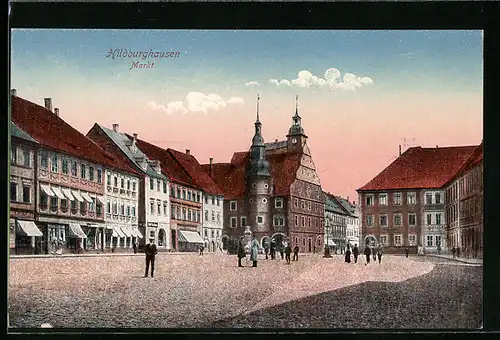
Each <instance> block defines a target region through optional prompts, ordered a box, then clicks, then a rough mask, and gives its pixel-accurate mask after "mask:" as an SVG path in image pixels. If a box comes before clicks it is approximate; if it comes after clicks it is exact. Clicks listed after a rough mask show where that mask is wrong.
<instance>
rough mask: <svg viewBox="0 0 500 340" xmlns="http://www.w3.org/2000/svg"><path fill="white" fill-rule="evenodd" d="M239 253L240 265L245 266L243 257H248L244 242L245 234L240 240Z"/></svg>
mask: <svg viewBox="0 0 500 340" xmlns="http://www.w3.org/2000/svg"><path fill="white" fill-rule="evenodd" d="M237 254H238V267H243V266H242V265H241V259H242V258H244V257H246V254H245V245H244V244H243V236H241V237H240V239H239V240H238V251H237Z"/></svg>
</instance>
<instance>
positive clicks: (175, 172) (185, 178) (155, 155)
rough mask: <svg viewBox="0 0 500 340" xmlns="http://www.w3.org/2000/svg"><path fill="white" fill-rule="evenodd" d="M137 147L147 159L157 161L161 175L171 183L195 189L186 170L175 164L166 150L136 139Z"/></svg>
mask: <svg viewBox="0 0 500 340" xmlns="http://www.w3.org/2000/svg"><path fill="white" fill-rule="evenodd" d="M126 135H127V137H128V138H130V139H132V136H130V135H129V134H126ZM137 147H138V148H139V149H140V150H141V151H142V152H143V153H144V154H145V155H146V156H147V157H148V158H149V159H152V160H159V161H160V163H161V169H162V171H163V173H164V174H165V175H166V176H168V177H169V179H170V180H171V181H172V182H175V183H178V184H184V185H188V186H192V187H196V184H195V183H194V181H193V179H192V178H191V177H190V176H189V174H188V173H187V172H186V170H185V169H183V168H182V166H181V165H180V164H179V163H177V161H176V160H175V158H174V157H173V156H172V155H171V154H170V153H169V152H168V151H167V150H165V149H162V148H160V147H159V146H156V145H153V144H150V143H148V142H145V141H143V140H140V139H137Z"/></svg>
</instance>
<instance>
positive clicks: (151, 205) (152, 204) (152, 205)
mask: <svg viewBox="0 0 500 340" xmlns="http://www.w3.org/2000/svg"><path fill="white" fill-rule="evenodd" d="M149 207H150V211H151V214H154V212H155V202H154V201H150V202H149Z"/></svg>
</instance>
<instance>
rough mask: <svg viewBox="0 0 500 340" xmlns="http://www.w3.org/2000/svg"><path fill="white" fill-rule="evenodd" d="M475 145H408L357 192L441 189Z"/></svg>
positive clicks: (462, 163) (469, 154)
mask: <svg viewBox="0 0 500 340" xmlns="http://www.w3.org/2000/svg"><path fill="white" fill-rule="evenodd" d="M476 148H477V146H458V147H440V148H422V147H413V148H410V149H408V150H406V151H405V152H404V153H403V154H402V155H401V156H400V157H398V158H397V159H396V160H395V161H394V162H392V163H391V164H390V165H389V166H388V167H387V168H385V169H384V170H383V171H382V172H381V173H379V174H378V175H377V176H375V178H373V179H372V180H371V181H369V182H368V183H367V184H365V185H364V186H362V187H361V188H359V189H358V191H372V190H389V189H418V188H440V187H442V186H443V185H445V184H446V183H447V182H448V181H449V180H450V179H451V178H453V177H454V176H455V175H456V174H457V172H458V171H459V170H460V168H461V167H462V166H463V165H464V163H465V162H466V161H467V159H468V158H469V157H470V156H471V154H472V153H473V151H474V150H475V149H476Z"/></svg>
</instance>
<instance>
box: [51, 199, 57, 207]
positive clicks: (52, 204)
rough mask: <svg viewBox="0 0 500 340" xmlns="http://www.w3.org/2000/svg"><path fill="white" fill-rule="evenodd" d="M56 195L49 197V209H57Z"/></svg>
mask: <svg viewBox="0 0 500 340" xmlns="http://www.w3.org/2000/svg"><path fill="white" fill-rule="evenodd" d="M57 203H58V202H57V197H51V198H50V208H51V209H57Z"/></svg>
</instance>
